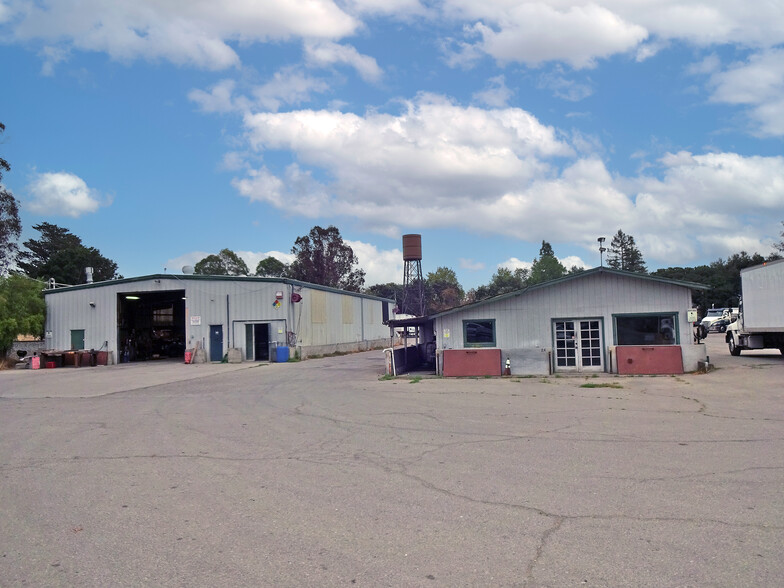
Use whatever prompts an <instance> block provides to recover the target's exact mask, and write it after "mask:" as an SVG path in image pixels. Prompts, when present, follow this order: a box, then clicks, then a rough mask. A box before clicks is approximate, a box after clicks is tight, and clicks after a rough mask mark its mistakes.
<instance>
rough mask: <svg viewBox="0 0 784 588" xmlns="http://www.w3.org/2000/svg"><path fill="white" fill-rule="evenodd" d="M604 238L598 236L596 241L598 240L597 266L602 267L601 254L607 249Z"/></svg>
mask: <svg viewBox="0 0 784 588" xmlns="http://www.w3.org/2000/svg"><path fill="white" fill-rule="evenodd" d="M606 240H607V239H605V238H604V237H599V238H598V239H597V241H599V267H604V259H603V257H602V255H603V254H604V252H605V251H607V247H605V246H604V242H605V241H606Z"/></svg>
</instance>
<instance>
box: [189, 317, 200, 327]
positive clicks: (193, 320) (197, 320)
mask: <svg viewBox="0 0 784 588" xmlns="http://www.w3.org/2000/svg"><path fill="white" fill-rule="evenodd" d="M200 325H201V317H200V316H192V317H191V326H192V327H198V326H200Z"/></svg>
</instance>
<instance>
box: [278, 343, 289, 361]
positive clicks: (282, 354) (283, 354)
mask: <svg viewBox="0 0 784 588" xmlns="http://www.w3.org/2000/svg"><path fill="white" fill-rule="evenodd" d="M275 359H276V361H278V362H279V363H280V362H284V361H288V360H289V348H288V347H283V346H280V345H279V346H278V347H277V351H276V355H275Z"/></svg>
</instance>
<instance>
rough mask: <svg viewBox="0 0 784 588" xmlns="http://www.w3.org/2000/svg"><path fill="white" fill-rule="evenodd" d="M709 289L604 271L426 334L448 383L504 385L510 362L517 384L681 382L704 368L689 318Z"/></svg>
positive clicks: (438, 322)
mask: <svg viewBox="0 0 784 588" xmlns="http://www.w3.org/2000/svg"><path fill="white" fill-rule="evenodd" d="M706 289H707V287H706V286H703V285H701V284H694V283H691V282H679V281H673V280H665V279H661V278H656V277H652V276H648V275H643V274H634V273H629V272H623V271H617V270H612V269H608V268H601V267H600V268H595V269H591V270H587V271H584V272H580V273H577V274H572V275H569V276H566V277H564V278H560V279H557V280H553V281H550V282H545V283H542V284H538V285H535V286H531V287H528V288H526V289H523V290H519V291H516V292H512V293H510V294H505V295H502V296H498V297H495V298H491V299H488V300H484V301H481V302H477V303H474V304H470V305H466V306H462V307H458V308H455V309H452V310H449V311H445V312H442V313H439V314H435V315H432V316H430V317H428V323H427V327H426V328H427V329H432V331H433V333H434V336H435V342H436V348H437V349H438V363H437V371H438V372H439V373H441V374H443V375H446V376H463V375H471V376H477V375H498V374H500V373H501V372H502V371H503V370H504V369H505V367H506V360H507V358H508V359H509V365H510V372H511V373H512V374H548V373H559V372H564V373H568V372H576V373H580V372H585V373H594V372H609V373H626V374H660V373H661V374H664V373H682V372H683V371H694V370H696V369H698V362H699V361H704V360H705V358H706V352H705V346H704V345H703V344H695V343H694V341H693V334H692V326H691V324H690V323H689V318H690V317H689V312H688V311H689V310H690V309H692V291H694V290H706ZM692 320H696V317H695V318H692ZM431 321H432V322H431Z"/></svg>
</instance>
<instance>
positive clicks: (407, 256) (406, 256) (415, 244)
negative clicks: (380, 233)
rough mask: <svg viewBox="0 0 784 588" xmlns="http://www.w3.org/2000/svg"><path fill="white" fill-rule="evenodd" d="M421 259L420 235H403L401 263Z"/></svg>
mask: <svg viewBox="0 0 784 588" xmlns="http://www.w3.org/2000/svg"><path fill="white" fill-rule="evenodd" d="M420 259H422V235H403V261H418V260H420Z"/></svg>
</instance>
